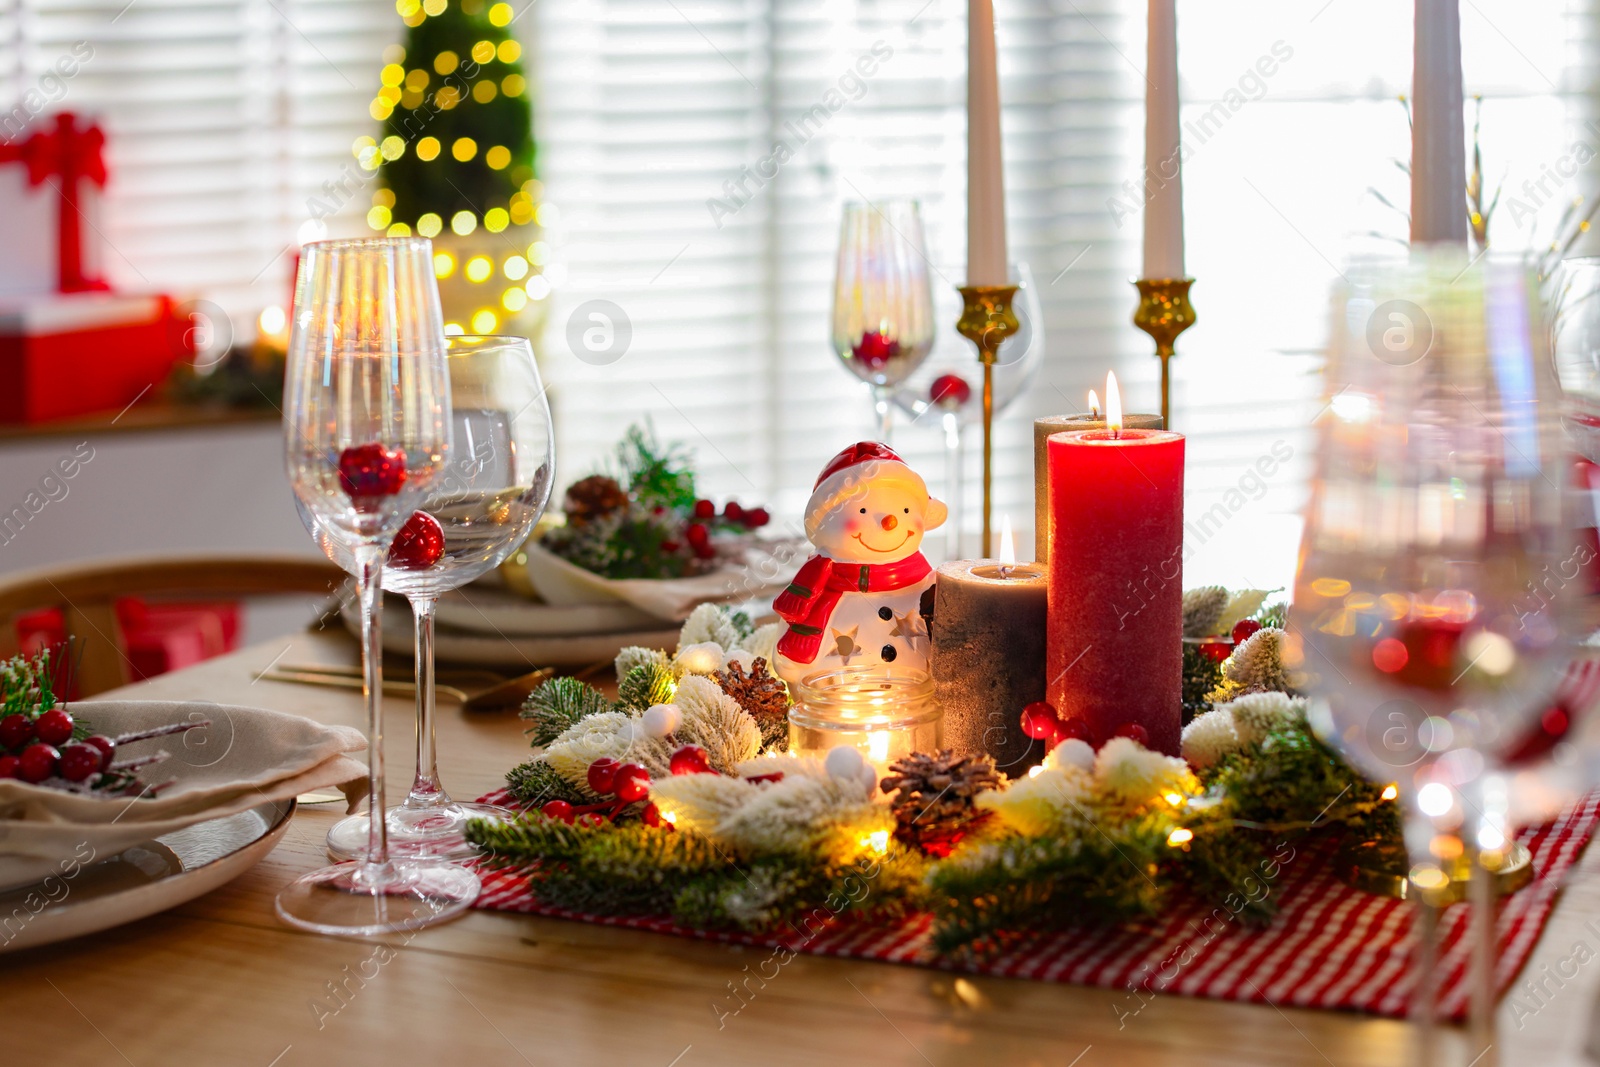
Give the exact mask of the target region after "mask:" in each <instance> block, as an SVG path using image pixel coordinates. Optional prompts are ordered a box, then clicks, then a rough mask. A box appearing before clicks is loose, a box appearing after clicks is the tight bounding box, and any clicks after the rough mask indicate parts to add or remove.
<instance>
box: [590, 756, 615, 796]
mask: <svg viewBox="0 0 1600 1067" xmlns="http://www.w3.org/2000/svg"><path fill="white" fill-rule="evenodd" d="M618 766H620V764H618V763H617V761H616V760H614V759H612V758H611V757H610V756H601V757H600V758H599V759H597V760H595V761H594V762H593V763H591V764H589V775H588V777H589V788H590V789H593V790H594V791H595V792H596V793H599V794H600V795H601V796H605V795H606V794H608V793H610V792H611V791H612V790H613V789H615V788H616V781H617V768H618Z"/></svg>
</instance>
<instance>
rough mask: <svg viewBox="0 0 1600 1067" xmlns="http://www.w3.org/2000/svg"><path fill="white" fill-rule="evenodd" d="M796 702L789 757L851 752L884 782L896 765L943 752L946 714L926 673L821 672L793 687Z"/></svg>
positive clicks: (879, 670) (886, 670)
mask: <svg viewBox="0 0 1600 1067" xmlns="http://www.w3.org/2000/svg"><path fill="white" fill-rule="evenodd" d="M794 701H795V702H794V706H793V707H792V708H790V709H789V752H790V754H791V755H797V756H814V757H822V756H825V755H826V754H827V753H828V752H830V751H831V750H833V749H835V748H840V747H849V748H854V749H856V750H857V751H858V752H860V753H861V756H862V758H863V759H864V760H865V761H866V762H867V763H868V764H870V765H871V766H872V768H873V770H874V771H875V772H876V773H877V774H878V776H879V777H882V776H883V774H884V773H885V772H887V770H888V768H889V764H891V763H893V762H894V761H895V760H898V759H900V758H902V757H904V756H909V755H911V754H912V753H913V752H936V751H938V750H939V748H940V747H941V740H942V731H941V724H942V720H943V718H944V712H943V710H942V709H941V708H940V707H939V704H938V703H937V701H936V700H935V699H934V686H933V678H932V677H931V676H929V674H928V673H927V672H926V671H919V670H910V669H906V670H901V671H895V670H894V669H893V668H892V667H889V668H886V667H885V666H878V667H875V668H872V669H871V670H870V671H869V670H865V669H862V668H849V667H847V668H844V669H843V670H833V671H822V672H819V673H817V674H813V675H810V676H808V677H806V678H804V679H802V680H801V681H800V683H799V684H798V685H796V686H795V687H794Z"/></svg>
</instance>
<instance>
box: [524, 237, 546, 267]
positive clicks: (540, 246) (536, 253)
mask: <svg viewBox="0 0 1600 1067" xmlns="http://www.w3.org/2000/svg"><path fill="white" fill-rule="evenodd" d="M528 262H529V263H532V264H533V265H534V266H535V267H542V266H544V265H545V264H546V263H548V262H550V243H549V242H548V241H535V242H533V244H531V245H529V246H528Z"/></svg>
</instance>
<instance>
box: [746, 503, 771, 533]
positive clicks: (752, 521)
mask: <svg viewBox="0 0 1600 1067" xmlns="http://www.w3.org/2000/svg"><path fill="white" fill-rule="evenodd" d="M740 521H742V522H743V523H744V524H745V525H746V526H748V527H749V528H750V529H752V530H759V529H761V527H763V526H765V525H766V524H767V523H769V522H771V521H772V516H771V515H770V514H769V513H768V512H767V509H766V508H751V509H750V510H749V511H746V512H745V513H744V516H743V518H742V519H741V520H740Z"/></svg>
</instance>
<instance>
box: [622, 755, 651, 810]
mask: <svg viewBox="0 0 1600 1067" xmlns="http://www.w3.org/2000/svg"><path fill="white" fill-rule="evenodd" d="M614 788H615V791H616V794H617V799H618V800H625V801H627V802H628V803H629V804H632V803H633V802H634V801H636V800H643V799H644V798H645V797H647V796H649V795H650V772H649V771H647V770H645V769H644V768H643V767H641V766H639V765H638V764H637V763H624V764H623V765H622V766H620V767H618V768H617V777H616V781H615V784H614Z"/></svg>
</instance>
